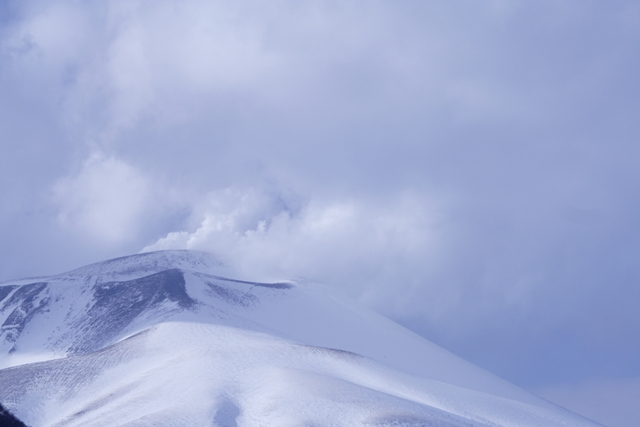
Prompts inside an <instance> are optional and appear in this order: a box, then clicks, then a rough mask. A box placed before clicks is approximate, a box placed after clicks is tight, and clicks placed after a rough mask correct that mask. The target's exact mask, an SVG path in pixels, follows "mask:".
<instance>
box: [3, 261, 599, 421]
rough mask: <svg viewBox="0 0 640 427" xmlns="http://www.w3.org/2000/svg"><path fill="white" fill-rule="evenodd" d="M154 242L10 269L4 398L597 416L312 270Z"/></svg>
mask: <svg viewBox="0 0 640 427" xmlns="http://www.w3.org/2000/svg"><path fill="white" fill-rule="evenodd" d="M229 274H230V272H229V270H228V269H226V268H225V267H224V266H223V265H222V264H220V263H219V262H217V261H216V260H215V259H214V258H212V257H211V256H210V255H208V254H206V253H201V252H194V251H160V252H151V253H144V254H138V255H133V256H129V257H124V258H117V259H113V260H109V261H105V262H102V263H97V264H92V265H89V266H86V267H83V268H80V269H77V270H73V271H71V272H68V273H64V274H59V275H56V276H49V277H38V278H30V279H22V280H15V281H11V282H6V283H3V284H0V324H1V325H2V326H1V329H0V403H2V404H3V405H4V406H5V407H7V408H8V409H9V410H11V411H12V412H13V413H14V414H15V415H17V416H18V418H20V419H21V420H23V421H24V422H25V423H26V424H27V425H29V426H31V427H39V426H51V427H53V426H56V427H63V426H109V427H113V426H128V427H134V426H136V427H138V426H139V427H142V426H176V427H178V426H180V427H182V426H185V427H186V426H189V427H191V426H224V427H230V426H233V427H236V426H237V427H241V426H413V427H417V426H442V427H454V426H455V427H462V426H466V427H472V426H478V427H480V426H486V427H489V426H491V427H495V426H514V427H515V426H518V427H525V426H538V427H543V426H544V427H553V426H563V427H571V426H584V427H586V426H596V425H599V424H596V423H594V422H592V421H589V420H586V419H584V418H582V417H580V416H578V415H575V414H573V413H571V412H569V411H566V410H564V409H562V408H559V407H557V406H555V405H553V404H551V403H549V402H547V401H545V400H542V399H540V398H538V397H535V396H533V395H531V394H529V393H527V392H525V391H524V390H521V389H519V388H517V387H515V386H514V385H511V384H509V383H508V382H506V381H504V380H501V379H499V378H497V377H495V376H493V375H492V374H490V373H488V372H486V371H483V370H481V369H480V368H478V367H476V366H474V365H472V364H470V363H468V362H466V361H464V360H462V359H460V358H458V357H456V356H454V355H453V354H451V353H449V352H447V351H445V350H443V349H442V348H440V347H438V346H436V345H434V344H432V343H430V342H429V341H427V340H425V339H424V338H422V337H420V336H418V335H416V334H414V333H412V332H410V331H408V330H407V329H405V328H403V327H401V326H399V325H397V324H396V323H393V322H392V321H390V320H388V319H386V318H384V317H382V316H380V315H378V314H376V313H374V312H372V311H369V310H367V309H364V308H361V307H358V306H357V305H355V304H352V303H350V302H348V301H345V300H344V299H343V298H337V297H336V296H334V295H333V294H332V293H331V292H329V291H328V290H327V289H326V288H324V287H322V286H321V285H318V284H311V283H297V282H281V283H257V282H250V281H242V280H236V279H232V278H229Z"/></svg>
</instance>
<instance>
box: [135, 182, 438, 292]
mask: <svg viewBox="0 0 640 427" xmlns="http://www.w3.org/2000/svg"><path fill="white" fill-rule="evenodd" d="M288 202H289V203H288ZM197 216H199V217H200V220H199V221H198V222H197V225H196V226H195V227H194V229H193V230H191V231H188V230H185V231H177V232H172V233H169V234H168V235H167V236H166V237H164V238H162V239H160V240H158V241H157V242H156V243H154V244H152V245H150V246H147V247H146V248H145V249H144V250H145V251H149V250H158V249H171V248H184V249H201V250H208V251H211V252H213V253H215V254H217V255H218V256H220V257H221V258H222V260H223V261H225V262H227V263H228V264H230V265H231V266H233V267H235V268H236V269H238V270H239V271H241V272H242V273H244V274H246V275H249V276H252V277H254V278H255V277H262V278H283V277H284V278H287V277H288V278H291V277H298V276H305V277H308V278H314V279H317V280H324V281H327V282H329V283H333V284H337V285H340V286H342V287H343V288H344V289H345V290H346V291H348V292H350V293H352V294H353V295H356V296H360V297H362V298H365V299H368V300H370V302H373V303H376V302H377V303H380V302H381V301H380V299H382V298H388V297H392V299H395V300H396V302H399V301H398V300H400V299H404V298H406V295H405V294H404V293H403V292H398V288H403V289H405V290H407V289H408V288H410V287H411V286H413V285H416V283H412V280H411V276H412V274H415V273H416V271H419V272H420V273H418V274H425V273H427V272H428V270H429V266H430V265H432V264H433V263H435V262H436V258H437V255H436V253H435V251H436V249H437V248H438V239H439V235H438V227H437V221H438V212H437V210H436V209H435V208H434V206H430V205H429V204H427V203H426V202H425V201H424V200H422V199H421V198H419V197H417V196H416V195H412V194H405V195H403V196H400V197H397V198H394V199H393V200H387V201H386V203H384V204H381V203H380V202H379V201H372V202H366V201H355V200H329V201H325V202H320V201H309V202H305V203H301V202H300V201H297V200H295V199H293V201H287V200H283V197H282V196H281V195H280V194H277V193H268V192H265V191H260V190H256V189H244V190H238V189H231V188H229V189H226V190H223V191H217V192H213V193H211V194H209V196H208V201H207V203H206V206H204V207H203V208H201V209H200V212H199V213H198V214H197ZM391 283H393V284H394V287H390V286H389V285H390V284H391ZM386 302H387V303H388V302H389V301H386Z"/></svg>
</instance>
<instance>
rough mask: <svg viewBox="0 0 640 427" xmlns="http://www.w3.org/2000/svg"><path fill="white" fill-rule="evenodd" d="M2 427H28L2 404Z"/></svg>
mask: <svg viewBox="0 0 640 427" xmlns="http://www.w3.org/2000/svg"><path fill="white" fill-rule="evenodd" d="M0 427H27V426H26V424H25V423H23V422H22V421H20V420H19V419H17V418H16V417H15V416H14V415H13V414H12V413H11V412H9V411H8V410H7V409H5V407H4V406H2V404H1V403H0Z"/></svg>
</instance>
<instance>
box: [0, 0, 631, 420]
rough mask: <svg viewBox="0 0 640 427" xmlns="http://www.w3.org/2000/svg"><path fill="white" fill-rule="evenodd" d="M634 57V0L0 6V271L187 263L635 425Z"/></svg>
mask: <svg viewBox="0 0 640 427" xmlns="http://www.w3.org/2000/svg"><path fill="white" fill-rule="evenodd" d="M638 51H640V4H638V2H636V1H608V2H597V1H590V0H586V1H585V0H566V1H539V2H524V1H516V0H513V1H509V0H493V1H490V0H487V1H482V2H478V1H446V2H444V1H443V2H421V1H408V2H392V1H322V2H321V1H316V2H312V1H303V2H287V1H270V2H259V1H242V2H231V1H192V0H188V1H156V2H148V1H109V2H99V3H96V2H86V1H79V0H78V1H46V2H45V1H12V0H8V1H4V2H2V3H0V93H1V94H2V96H0V197H1V200H0V235H1V236H2V244H1V245H0V279H2V280H4V279H11V278H16V277H22V276H26V275H37V274H50V273H56V272H61V271H65V270H68V269H71V268H74V267H78V266H80V265H83V264H86V263H89V262H94V261H98V260H101V259H105V258H108V257H113V256H119V255H125V254H130V253H136V252H139V251H141V250H152V249H165V248H166V249H168V248H188V249H200V250H206V251H209V252H211V253H213V254H215V255H216V256H217V257H219V258H220V259H221V260H222V261H224V262H226V263H228V264H229V265H232V266H234V267H235V268H236V269H238V271H240V272H241V273H242V274H243V275H245V276H246V277H251V278H255V279H261V280H271V279H279V278H286V277H306V278H312V279H314V280H318V281H323V282H325V283H328V284H330V285H332V286H335V287H336V288H340V289H342V290H343V291H344V292H345V293H347V294H348V295H350V296H352V297H353V298H355V299H358V300H360V301H361V302H363V303H364V304H366V305H368V306H370V307H373V308H374V309H376V310H378V311H380V312H381V313H383V314H385V315H387V316H389V317H391V318H393V319H395V320H397V321H399V322H401V323H402V324H403V325H405V326H407V327H409V328H411V329H412V330H414V331H416V332H418V333H420V334H422V335H424V336H425V337H427V338H428V339H430V340H432V341H435V342H436V343H438V344H440V345H442V346H444V347H445V348H448V349H450V350H452V351H454V352H455V353H457V354H459V355H461V356H462V357H464V358H466V359H469V360H471V361H473V362H475V363H477V364H478V365H480V366H482V367H484V368H486V369H489V370H490V371H492V372H495V373H497V374H498V375H501V376H503V377H504V378H506V379H508V380H510V381H513V382H515V383H516V384H518V385H520V386H523V387H525V388H528V389H533V390H537V391H539V392H541V393H543V394H545V393H546V394H547V395H548V396H554V398H555V399H556V400H563V399H564V401H565V402H566V403H565V404H566V405H574V407H573V408H571V409H574V410H578V411H579V412H580V410H582V411H583V413H584V411H594V413H585V415H588V416H592V417H594V418H596V416H599V417H601V418H600V420H601V421H602V422H605V421H606V422H609V424H610V426H611V427H615V426H616V425H617V426H626V425H631V423H633V421H634V420H635V421H637V419H638V417H640V414H638V412H637V409H635V410H636V412H635V413H634V412H633V411H634V408H633V404H632V402H633V401H629V400H628V397H629V396H637V395H640V363H638V355H639V354H640V340H639V339H638V337H639V336H640V312H639V311H638V310H637V304H638V301H640V287H639V286H638V283H639V282H640V266H639V265H638V262H637V259H638V256H639V255H640V243H639V242H640V224H639V222H638V218H640V191H639V190H640V188H639V187H640V168H638V166H637V165H638V162H639V160H640V145H639V144H638V137H639V136H640V122H639V121H638V117H640V104H639V103H638V99H640V81H639V80H638V78H637V76H638V75H640V55H638V53H637V52H638ZM634 393H635V394H634ZM605 396H606V399H609V400H607V402H609V403H607V404H604V403H603V402H605V399H604V397H605ZM612 396H613V398H612ZM616 396H618V397H619V398H615V397H616ZM625 399H627V400H625ZM625 402H626V403H625ZM630 402H631V404H630ZM575 405H577V406H579V407H575ZM634 417H635V418H634ZM614 423H615V424H614Z"/></svg>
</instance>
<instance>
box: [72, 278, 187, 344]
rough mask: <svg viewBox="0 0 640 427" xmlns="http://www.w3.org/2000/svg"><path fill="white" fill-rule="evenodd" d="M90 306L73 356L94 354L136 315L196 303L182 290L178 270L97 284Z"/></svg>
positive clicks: (180, 307) (183, 287)
mask: <svg viewBox="0 0 640 427" xmlns="http://www.w3.org/2000/svg"><path fill="white" fill-rule="evenodd" d="M93 296H94V304H93V306H92V307H91V308H90V309H89V311H88V312H87V315H86V317H85V319H83V326H84V327H83V331H84V332H85V334H82V338H81V340H80V341H79V342H77V343H76V345H75V346H74V347H73V348H72V349H71V350H72V351H73V352H74V353H87V352H90V351H95V350H97V349H99V348H101V347H102V346H104V345H105V344H108V343H109V341H111V339H112V338H114V337H115V336H116V335H118V334H119V333H121V332H122V331H123V330H124V329H125V328H126V327H127V326H129V325H130V324H131V322H133V321H134V320H135V319H136V318H137V317H138V316H140V315H141V314H143V313H145V312H148V311H149V310H151V309H153V308H156V307H159V306H160V305H161V304H162V303H165V302H173V303H175V305H176V306H177V307H175V308H176V309H188V308H190V307H192V306H194V305H195V304H196V301H194V300H193V299H192V298H191V297H189V295H188V294H187V290H186V287H185V281H184V277H183V274H182V271H180V270H178V269H170V270H165V271H162V272H160V273H155V274H152V275H149V276H146V277H142V278H139V279H134V280H128V281H123V282H108V283H98V284H96V285H94V287H93Z"/></svg>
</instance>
